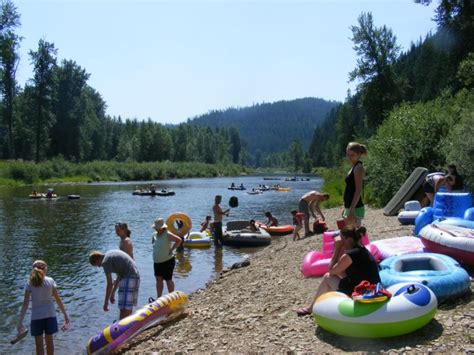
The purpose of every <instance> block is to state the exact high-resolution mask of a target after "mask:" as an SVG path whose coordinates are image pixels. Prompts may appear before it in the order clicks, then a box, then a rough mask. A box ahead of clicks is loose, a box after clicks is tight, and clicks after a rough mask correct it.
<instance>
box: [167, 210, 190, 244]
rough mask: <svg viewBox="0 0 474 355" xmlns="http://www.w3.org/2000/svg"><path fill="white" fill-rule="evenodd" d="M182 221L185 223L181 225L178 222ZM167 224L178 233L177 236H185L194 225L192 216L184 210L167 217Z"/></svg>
mask: <svg viewBox="0 0 474 355" xmlns="http://www.w3.org/2000/svg"><path fill="white" fill-rule="evenodd" d="M177 221H180V222H182V223H183V225H182V227H179V226H178V225H177V224H176V222H177ZM166 225H167V226H168V230H169V231H170V232H171V233H173V234H176V235H177V236H179V237H181V238H183V237H184V236H185V235H186V234H188V233H189V231H190V230H191V227H192V225H193V224H192V222H191V218H189V216H188V215H187V214H185V213H183V212H175V213H172V214H170V215H169V217H168V218H167V219H166Z"/></svg>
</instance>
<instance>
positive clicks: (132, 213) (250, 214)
mask: <svg viewBox="0 0 474 355" xmlns="http://www.w3.org/2000/svg"><path fill="white" fill-rule="evenodd" d="M231 182H235V183H236V185H237V184H240V183H243V184H244V185H245V186H246V187H248V188H252V187H257V186H258V185H259V184H264V183H266V184H274V183H280V184H281V185H283V186H289V187H291V191H290V192H286V193H283V192H275V191H268V192H265V193H263V194H261V195H249V194H247V193H246V192H245V191H230V190H228V189H227V188H226V187H227V186H229V185H230V184H231ZM154 183H155V184H156V186H157V190H159V189H161V188H164V187H167V188H170V189H173V190H174V191H176V195H175V196H169V197H151V196H132V190H133V189H134V187H135V186H143V187H145V186H147V183H144V182H130V183H129V182H127V183H98V184H84V185H58V186H55V187H54V188H55V191H56V192H57V194H58V195H59V196H60V198H59V199H57V200H51V201H48V200H32V199H29V198H28V194H29V193H30V192H31V187H19V188H0V242H1V246H2V247H1V249H0V261H1V265H2V267H1V268H0V275H1V280H2V282H3V286H2V287H1V288H0V309H1V310H2V312H3V314H4V316H3V317H2V318H3V319H4V321H3V322H1V324H0V335H1V337H2V339H4V340H3V341H1V342H0V353H13V352H21V353H25V352H26V353H31V352H34V340H33V339H32V337H31V336H30V335H28V336H27V337H26V338H25V339H23V340H22V341H20V342H19V343H17V344H16V345H13V346H12V345H10V344H9V341H8V340H9V339H10V338H13V337H14V336H15V334H16V324H17V319H18V315H19V311H20V308H21V303H22V300H23V293H24V287H25V284H26V282H27V280H28V276H29V272H30V270H31V264H32V262H33V261H34V260H35V259H43V260H45V261H46V262H47V263H48V265H49V269H48V275H49V276H51V277H53V278H54V279H55V281H56V283H57V286H58V291H59V293H60V295H61V297H62V299H63V302H64V304H65V307H66V310H67V311H68V313H69V317H70V319H71V324H72V327H71V329H70V330H69V331H67V332H61V331H60V332H59V333H57V334H56V335H55V347H56V351H57V353H71V352H78V351H82V350H84V349H85V346H86V343H87V340H88V339H89V337H91V336H93V335H96V333H97V332H99V331H100V330H101V329H102V328H104V327H105V326H107V325H109V324H110V323H111V322H112V321H114V320H115V319H117V318H118V309H117V308H116V305H111V306H110V311H109V312H107V313H105V312H103V311H102V304H103V297H104V292H105V277H104V273H103V271H102V269H98V268H94V267H92V266H91V265H90V264H89V261H88V255H89V253H90V251H92V250H94V249H95V250H101V251H107V250H111V249H118V243H119V238H118V237H117V236H116V235H115V228H114V225H115V223H116V222H118V221H122V222H126V223H128V225H129V228H130V229H131V231H132V241H133V246H134V256H135V260H136V262H137V265H138V268H139V270H140V275H141V284H140V296H139V302H138V304H139V305H143V304H145V303H147V299H148V297H150V296H153V297H156V291H155V280H154V276H153V263H152V246H151V236H152V233H153V230H152V229H151V224H152V223H153V221H154V220H155V218H157V217H163V218H165V219H166V217H167V216H168V215H169V214H170V213H173V212H176V211H182V212H185V213H186V214H188V215H189V216H190V217H191V219H192V221H193V223H194V225H195V226H197V227H195V228H193V230H195V229H197V228H198V227H199V223H200V222H201V221H202V220H203V219H204V217H205V216H206V215H207V214H211V209H212V205H213V201H214V196H215V195H217V194H220V195H222V196H223V199H222V201H223V203H222V204H221V205H222V207H223V208H227V203H228V201H229V198H230V197H231V196H237V197H238V199H239V206H238V207H236V208H233V209H231V211H230V216H229V217H227V218H225V220H224V223H225V222H226V221H229V220H233V219H252V218H254V219H257V220H261V221H264V220H265V217H264V215H263V214H264V212H265V211H267V210H268V211H271V212H272V213H273V214H274V215H275V216H276V217H277V218H279V220H280V222H281V223H283V224H287V223H291V215H290V213H289V211H290V210H292V209H296V208H297V206H298V199H299V197H300V196H301V195H302V194H303V193H304V192H306V191H308V190H310V189H316V190H320V189H321V185H322V180H321V179H319V178H312V179H311V181H300V182H291V181H290V182H287V181H283V180H281V181H264V180H263V178H262V177H261V176H246V177H233V178H230V177H229V178H228V177H226V178H196V179H182V180H160V181H154ZM37 188H38V191H42V190H43V189H44V190H45V189H46V188H45V187H41V188H39V187H37ZM68 194H79V195H81V198H80V199H79V200H68V199H67V198H65V196H67V195H68ZM275 241H276V242H277V240H274V242H275ZM255 250H256V249H235V248H230V247H224V248H223V249H217V250H216V249H214V247H211V248H210V249H204V250H200V249H185V250H184V251H183V252H180V253H178V254H177V266H176V269H175V274H174V280H175V284H176V289H177V290H182V291H184V292H187V293H190V292H193V291H195V290H197V289H199V288H202V287H204V286H205V284H206V282H208V281H209V280H210V279H212V278H213V277H214V276H215V275H216V273H218V272H220V271H221V270H222V268H224V267H226V266H229V265H231V264H233V263H234V262H236V261H239V260H241V259H242V258H244V257H246V256H248V255H250V254H252V253H253V252H255ZM30 306H31V303H30ZM62 319H63V318H62V315H61V314H60V313H59V312H58V322H60V323H62ZM29 321H30V312H29V311H28V312H27V315H26V317H25V321H24V325H25V326H29Z"/></svg>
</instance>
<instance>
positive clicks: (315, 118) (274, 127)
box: [188, 97, 339, 155]
mask: <svg viewBox="0 0 474 355" xmlns="http://www.w3.org/2000/svg"><path fill="white" fill-rule="evenodd" d="M337 105H339V103H338V102H335V101H326V100H323V99H318V98H311V97H308V98H302V99H296V100H291V101H278V102H274V103H263V104H257V105H254V106H251V107H243V108H229V109H227V110H223V111H212V112H209V113H207V114H205V115H202V116H199V117H195V118H193V119H190V120H188V123H189V124H192V125H197V126H210V127H231V126H234V127H236V128H237V129H238V130H239V132H240V136H241V138H242V139H243V140H244V141H245V143H246V146H247V149H248V151H249V153H250V154H252V155H259V154H262V153H264V154H265V153H276V152H283V151H287V150H288V148H289V146H290V144H291V142H292V141H295V140H296V141H299V142H300V144H301V146H302V147H303V148H304V149H307V148H308V146H309V143H310V141H311V137H312V133H313V130H314V129H315V128H316V127H317V126H319V124H320V123H321V122H322V121H323V120H324V119H325V118H326V115H327V114H328V113H329V111H330V110H331V109H332V108H334V107H335V106H337Z"/></svg>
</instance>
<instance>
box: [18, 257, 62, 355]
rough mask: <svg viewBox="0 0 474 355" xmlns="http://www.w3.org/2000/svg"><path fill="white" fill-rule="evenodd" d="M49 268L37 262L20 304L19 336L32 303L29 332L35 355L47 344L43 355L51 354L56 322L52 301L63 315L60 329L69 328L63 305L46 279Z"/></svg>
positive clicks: (52, 282) (52, 281)
mask: <svg viewBox="0 0 474 355" xmlns="http://www.w3.org/2000/svg"><path fill="white" fill-rule="evenodd" d="M47 271H48V265H47V264H46V263H45V262H44V261H43V260H36V261H35V262H34V263H33V269H32V270H31V273H30V279H29V281H28V283H27V285H26V288H25V295H24V297H23V305H22V307H21V312H20V317H19V318H18V325H17V331H18V334H22V333H24V332H25V327H24V326H23V319H24V318H25V314H26V311H27V310H28V306H29V304H30V298H31V301H32V304H33V305H32V307H31V323H30V332H31V335H32V336H34V337H35V347H36V354H44V344H45V343H46V353H47V354H53V353H54V339H53V334H55V333H57V332H58V321H57V318H56V309H55V307H54V302H56V304H57V305H58V307H59V309H60V310H61V313H62V314H63V315H64V324H63V326H62V329H63V330H67V329H69V327H70V323H69V317H68V315H67V313H66V309H65V308H64V304H63V302H62V300H61V297H60V296H59V293H58V291H57V289H56V282H54V280H53V279H52V278H51V277H48V276H46V272H47Z"/></svg>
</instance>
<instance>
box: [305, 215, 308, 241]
mask: <svg viewBox="0 0 474 355" xmlns="http://www.w3.org/2000/svg"><path fill="white" fill-rule="evenodd" d="M308 235H309V217H305V218H304V236H305V237H307V236H308Z"/></svg>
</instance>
